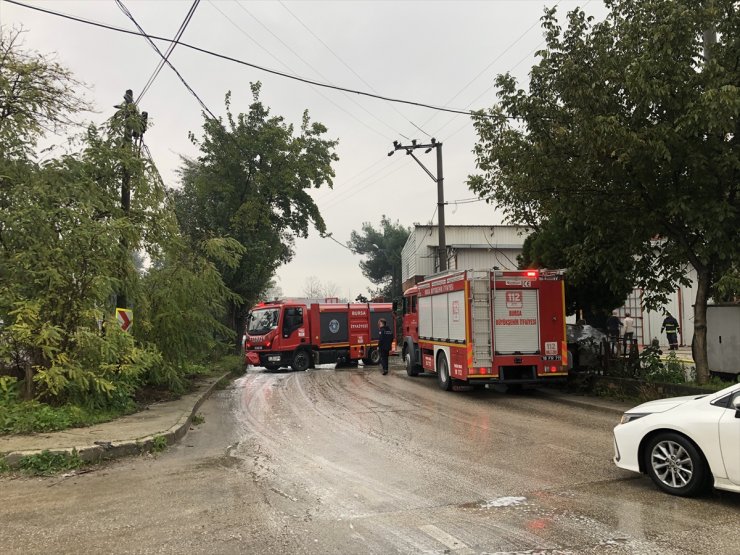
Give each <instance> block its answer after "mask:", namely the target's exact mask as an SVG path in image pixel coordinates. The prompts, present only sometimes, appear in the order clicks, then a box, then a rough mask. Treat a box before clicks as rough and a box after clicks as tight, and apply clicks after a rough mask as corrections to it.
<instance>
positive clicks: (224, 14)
mask: <svg viewBox="0 0 740 555" xmlns="http://www.w3.org/2000/svg"><path fill="white" fill-rule="evenodd" d="M208 3H209V4H210V5H211V6H212V7H213V8H214V9H215V10H216V11H217V12H218V13H220V14H221V15H222V16H223V17H224V18H225V19H226V20H227V21H228V22H229V23H231V25H233V26H234V27H235V28H236V29H237V30H238V31H239V32H240V33H242V34H243V35H244V36H245V37H247V38H248V39H249V40H250V41H252V43H253V44H254V45H255V46H257V48H260V49H261V50H262V51H264V52H265V53H266V54H267V55H268V56H270V57H271V58H272V59H273V60H275V61H276V62H277V63H278V64H280V65H281V66H283V67H284V68H285V69H287V70H288V71H293V69H292V68H291V67H290V66H288V65H287V64H286V63H284V62H283V61H282V60H280V59H279V58H277V57H276V56H275V55H274V54H273V53H272V52H270V51H269V50H268V49H267V48H265V47H264V46H262V45H261V44H260V43H259V42H257V41H256V40H254V39H253V38H252V37H251V36H250V35H249V33H247V32H246V31H245V30H244V28H243V27H241V25H239V24H238V23H236V22H235V21H234V20H233V19H231V18H230V17H229V16H228V15H227V14H226V13H224V12H223V11H222V10H221V8H219V7H218V6H217V5H216V4H215V3H214V2H210V1H209V2H208ZM237 5H239V6H240V7H241V4H237ZM242 9H244V10H245V11H246V8H242ZM247 14H248V15H249V16H251V17H252V18H254V19H255V20H256V21H257V23H259V24H260V25H263V24H262V22H261V21H259V20H258V19H257V18H256V17H254V16H253V15H252V14H251V13H250V12H249V11H247ZM263 26H264V25H263ZM268 32H271V31H269V29H268ZM276 38H278V40H280V39H279V37H277V36H276ZM288 48H289V47H288ZM301 61H303V60H302V59H301ZM304 63H306V64H307V62H304ZM307 65H308V64H307ZM309 67H310V66H309ZM312 69H313V68H312ZM314 71H316V70H314ZM322 79H323V76H322ZM311 88H312V89H313V90H315V91H316V92H317V93H318V94H319V95H320V96H321V97H323V98H324V99H326V100H327V102H329V103H330V104H332V105H333V106H334V107H335V108H337V109H338V110H340V111H342V112H344V113H345V114H347V115H348V116H349V117H351V118H353V119H354V120H356V121H357V122H358V123H360V124H361V125H363V126H365V127H366V128H368V129H369V130H370V131H372V132H373V133H375V134H377V135H379V136H381V137H382V138H384V139H386V140H388V136H387V135H385V134H384V133H382V132H381V131H378V130H377V129H375V128H374V127H372V126H371V125H368V124H367V123H366V122H364V121H362V120H361V119H360V118H358V117H357V116H355V115H354V114H353V113H352V112H350V111H348V110H346V109H345V108H343V107H342V106H340V105H339V104H337V103H336V102H335V101H333V100H332V99H331V98H329V97H328V96H327V95H325V94H324V93H323V92H321V90H320V89H319V88H318V87H316V86H314V85H311ZM345 94H346V93H345ZM353 101H354V99H353ZM354 102H356V101H354ZM358 105H359V104H358ZM360 107H361V108H362V109H363V110H365V108H364V107H363V106H360ZM366 111H367V110H366ZM368 113H369V112H368ZM371 115H372V114H371ZM373 117H375V116H373ZM390 129H391V130H393V128H392V127H391V128H390Z"/></svg>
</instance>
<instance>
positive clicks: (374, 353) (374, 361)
mask: <svg viewBox="0 0 740 555" xmlns="http://www.w3.org/2000/svg"><path fill="white" fill-rule="evenodd" d="M362 363H363V364H364V365H365V366H377V365H378V364H380V351H379V350H378V349H371V350H370V352H369V353H368V356H367V357H365V358H363V359H362Z"/></svg>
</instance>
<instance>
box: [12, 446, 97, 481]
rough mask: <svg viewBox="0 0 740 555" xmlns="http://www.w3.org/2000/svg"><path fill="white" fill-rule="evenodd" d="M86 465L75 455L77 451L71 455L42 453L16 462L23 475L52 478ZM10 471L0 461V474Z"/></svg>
mask: <svg viewBox="0 0 740 555" xmlns="http://www.w3.org/2000/svg"><path fill="white" fill-rule="evenodd" d="M86 464H87V463H85V461H83V460H82V459H81V458H80V456H79V455H78V454H77V451H72V453H71V454H70V453H52V452H50V451H42V452H41V453H39V454H37V455H28V456H26V457H23V458H22V459H21V460H20V461H18V469H19V470H20V471H21V472H22V473H23V474H28V475H30V476H53V475H54V474H59V473H60V472H65V471H68V470H75V469H78V468H82V467H83V466H85V465H86ZM12 471H13V469H11V468H10V466H9V465H8V464H7V463H6V462H5V461H4V460H3V461H0V472H2V473H8V472H12Z"/></svg>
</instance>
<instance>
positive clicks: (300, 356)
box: [290, 350, 311, 372]
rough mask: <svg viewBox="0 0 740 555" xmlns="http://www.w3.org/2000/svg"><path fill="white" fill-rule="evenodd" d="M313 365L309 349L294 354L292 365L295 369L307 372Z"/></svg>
mask: <svg viewBox="0 0 740 555" xmlns="http://www.w3.org/2000/svg"><path fill="white" fill-rule="evenodd" d="M310 365H311V357H310V356H309V353H308V351H304V350H301V351H296V352H295V354H294V355H293V362H291V364H290V366H291V368H293V370H295V371H296V372H305V371H306V370H308V367H309V366H310Z"/></svg>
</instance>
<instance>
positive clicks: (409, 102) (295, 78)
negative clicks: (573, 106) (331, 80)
mask: <svg viewBox="0 0 740 555" xmlns="http://www.w3.org/2000/svg"><path fill="white" fill-rule="evenodd" d="M4 1H5V2H8V3H10V4H15V5H16V6H21V7H23V8H28V9H31V10H35V11H38V12H42V13H46V14H49V15H54V16H57V17H62V18H64V19H69V20H71V21H77V22H78V23H84V24H86V25H92V26H94V27H100V28H103V29H108V30H109V31H116V32H118V33H125V34H127V35H137V36H142V37H145V38H146V39H147V40H150V41H151V40H152V39H154V40H159V41H163V42H167V43H177V44H179V45H181V46H182V47H183V48H188V49H190V50H194V51H196V52H200V53H202V54H206V55H208V56H213V57H215V58H219V59H222V60H226V61H229V62H233V63H236V64H239V65H243V66H246V67H251V68H253V69H257V70H259V71H264V72H266V73H270V74H272V75H278V76H280V77H285V78H287V79H292V80H293V81H299V82H301V83H306V84H308V85H315V86H317V87H323V88H326V89H333V90H337V91H343V92H347V93H352V94H357V95H360V96H367V97H369V98H375V99H378V100H385V101H387V102H394V103H396V104H406V105H409V106H417V107H420V108H428V109H430V110H437V111H439V112H448V113H451V114H460V115H464V116H473V115H475V114H474V112H473V111H471V110H459V109H456V108H449V107H446V106H435V105H433V104H427V103H424V102H416V101H413V100H404V99H401V98H393V97H390V96H384V95H381V94H373V93H369V92H366V91H360V90H356V89H350V88H347V87H340V86H337V85H330V84H328V83H321V82H320V81H314V80H312V79H306V78H305V77H300V76H298V75H290V74H289V73H284V72H282V71H277V70H275V69H270V68H266V67H263V66H259V65H257V64H253V63H251V62H246V61H244V60H240V59H239V58H234V57H232V56H227V55H226V54H219V53H218V52H213V51H212V50H207V49H205V48H201V47H199V46H195V45H192V44H188V43H186V42H182V41H175V40H172V39H168V38H166V37H160V36H157V35H149V34H147V33H145V32H143V31H140V32H136V31H132V30H130V29H122V28H121V27H115V26H113V25H108V24H104V23H97V22H95V21H90V20H87V19H83V18H80V17H76V16H73V15H67V14H64V13H61V12H55V11H53V10H48V9H46V8H41V7H38V6H31V5H29V4H24V3H23V2H18V0H4ZM167 63H168V65H170V67H172V65H171V64H170V63H169V62H167ZM482 116H483V117H493V116H490V115H488V114H482Z"/></svg>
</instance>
